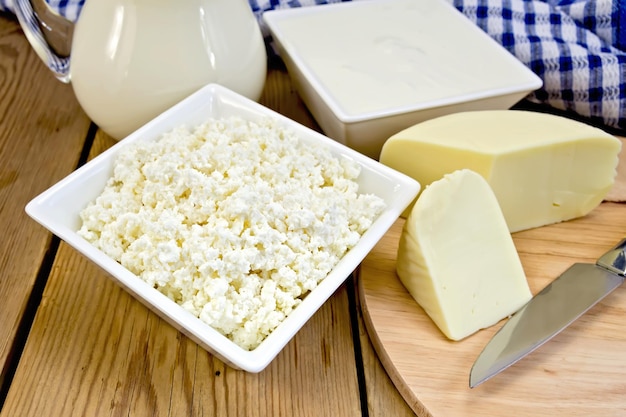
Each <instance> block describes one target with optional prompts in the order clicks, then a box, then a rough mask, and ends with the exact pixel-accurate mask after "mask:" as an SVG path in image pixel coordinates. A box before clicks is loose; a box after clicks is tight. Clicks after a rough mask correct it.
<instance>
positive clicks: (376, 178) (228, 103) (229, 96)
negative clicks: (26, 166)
mask: <svg viewBox="0 0 626 417" xmlns="http://www.w3.org/2000/svg"><path fill="white" fill-rule="evenodd" d="M230 116H240V117H241V118H243V119H245V120H252V121H254V120H261V119H264V118H267V117H271V118H273V119H274V120H276V122H277V123H278V124H279V125H280V126H282V127H285V128H288V129H290V130H291V131H293V132H295V133H296V134H297V135H298V136H299V138H300V140H302V141H304V142H307V143H315V144H320V145H324V146H327V147H328V148H329V149H330V150H331V152H332V153H333V154H335V155H337V156H339V157H341V158H349V159H351V160H353V161H355V162H357V163H358V164H359V165H360V166H361V175H360V176H359V179H358V183H359V192H360V193H373V194H376V195H378V196H379V197H381V198H382V199H384V201H385V203H386V208H385V210H384V211H383V212H382V213H381V214H380V216H379V217H378V218H377V219H376V220H375V222H374V223H373V224H372V226H371V227H370V228H369V229H368V230H367V231H366V232H365V233H364V234H363V235H362V237H361V239H360V240H359V242H358V243H357V245H356V246H355V247H353V248H352V249H351V250H350V251H349V252H348V253H347V254H346V255H345V256H344V257H343V258H342V259H341V261H340V262H339V263H338V264H337V265H336V267H335V268H334V269H333V270H332V271H331V273H330V274H329V275H328V276H327V277H326V278H325V279H324V280H322V282H321V283H320V284H319V285H318V286H317V287H316V288H315V289H313V290H312V291H311V292H309V293H308V295H307V296H306V297H305V298H304V300H303V301H302V303H301V304H300V305H298V306H297V307H296V308H295V309H294V310H293V312H292V313H291V314H290V315H289V316H288V317H287V318H286V319H285V320H284V321H283V322H282V323H281V324H280V325H279V326H278V327H277V328H276V329H275V330H274V331H273V332H272V333H271V334H270V335H269V336H268V337H267V338H266V339H265V340H264V341H263V342H262V343H261V344H260V345H259V346H258V347H257V348H255V349H253V350H249V351H248V350H244V349H242V348H241V347H239V346H238V345H236V344H235V343H234V342H232V341H231V340H229V339H228V338H227V337H225V336H223V335H222V334H221V333H219V332H218V331H217V330H215V329H213V328H211V327H210V326H209V325H207V324H206V323H204V322H202V321H201V320H200V319H199V318H197V317H195V316H194V315H192V314H191V313H189V312H188V311H186V310H185V309H184V308H183V307H181V306H179V305H178V304H176V303H175V302H174V301H172V300H170V299H169V298H168V297H166V296H165V295H163V294H162V293H161V292H159V291H158V290H157V289H155V288H153V287H152V286H150V285H148V284H147V283H146V282H145V281H143V280H142V279H140V278H139V277H138V276H136V275H135V274H133V273H131V272H130V271H129V270H128V269H126V268H124V267H123V266H122V265H121V264H119V263H118V262H116V261H115V260H113V259H112V258H111V257H109V256H107V255H105V254H104V253H103V252H102V251H100V250H98V249H96V248H95V247H94V246H92V245H91V244H90V243H89V242H87V241H86V240H84V239H83V238H82V237H80V236H79V235H78V233H77V231H78V229H79V228H80V224H81V220H80V217H79V213H80V212H81V211H82V210H83V208H84V207H85V206H86V205H87V204H88V203H89V202H91V201H93V200H94V199H95V198H96V197H97V196H98V195H100V193H101V192H102V190H103V189H104V187H105V184H106V182H107V180H108V179H109V178H110V177H111V175H112V171H113V165H114V161H115V158H116V156H117V155H118V153H119V152H120V151H121V150H122V149H123V148H124V147H125V146H127V145H129V144H131V143H133V142H136V141H153V140H156V139H157V138H159V137H160V136H161V135H162V134H163V133H165V132H168V131H170V130H171V129H173V128H175V127H178V126H180V125H183V124H184V125H186V126H195V125H198V124H200V123H203V122H205V121H207V120H208V119H209V118H225V117H230ZM419 188H420V186H419V184H418V183H417V182H416V181H415V180H413V179H411V178H409V177H407V176H405V175H404V174H401V173H399V172H397V171H395V170H392V169H391V168H388V167H386V166H384V165H382V164H380V163H378V162H376V161H374V160H372V159H370V158H367V157H365V156H364V155H362V154H360V153H358V152H356V151H354V150H352V149H350V148H348V147H346V146H344V145H342V144H339V143H338V142H336V141H334V140H332V139H330V138H328V137H326V136H324V135H322V134H320V133H318V132H315V131H314V130H311V129H309V128H307V127H305V126H302V125H300V124H298V123H296V122H294V121H293V120H290V119H288V118H286V117H284V116H282V115H280V114H278V113H276V112H274V111H272V110H270V109H268V108H266V107H264V106H262V105H260V104H258V103H256V102H254V101H252V100H249V99H247V98H245V97H243V96H241V95H239V94H237V93H234V92H232V91H231V90H228V89H226V88H224V87H221V86H219V85H216V84H210V85H208V86H206V87H204V88H202V89H200V90H199V91H197V92H196V93H194V94H192V95H191V96H189V97H188V98H186V99H185V100H183V101H182V102H180V103H178V104H177V105H175V106H174V107H172V108H171V109H169V110H167V111H166V112H164V113H163V114H161V115H159V116H158V117H156V118H155V119H154V120H152V121H150V122H149V123H147V124H146V125H144V126H143V127H141V128H140V129H138V130H137V131H136V132H134V133H132V134H131V135H129V136H128V137H127V138H125V139H124V140H122V141H120V142H118V143H117V144H116V145H114V146H113V147H111V148H110V149H108V150H107V151H105V152H103V153H102V154H101V155H99V156H97V157H96V158H94V159H93V160H91V161H90V162H88V163H87V164H85V165H84V166H82V167H81V168H79V169H77V170H76V171H74V172H73V173H72V174H70V175H68V176H67V177H66V178H64V179H62V180H61V181H59V182H58V183H57V184H55V185H54V186H52V187H51V188H49V189H48V190H46V191H44V192H43V193H42V194H40V195H39V196H37V197H36V198H34V199H33V200H32V201H31V202H29V203H28V205H27V206H26V212H27V213H28V215H30V216H31V217H32V218H33V219H34V220H36V221H37V222H38V223H40V224H41V225H43V226H44V227H45V228H47V229H48V230H50V231H51V232H52V233H54V234H55V235H57V236H58V237H60V238H61V239H63V240H64V241H65V242H67V243H68V244H69V245H71V246H72V247H73V248H75V249H76V250H77V251H78V252H80V253H82V254H83V255H84V256H85V257H87V258H88V259H90V260H91V261H93V262H94V263H95V264H97V265H98V266H99V267H101V268H102V269H103V270H104V271H106V272H107V273H108V274H109V275H110V277H111V278H112V279H114V280H115V281H116V282H117V283H118V284H119V285H121V286H122V287H124V288H125V289H126V290H128V291H129V292H130V293H131V294H132V295H133V296H134V297H136V298H137V299H138V300H139V301H141V302H142V303H143V304H145V305H146V306H147V307H149V308H150V309H152V310H153V311H154V312H155V313H156V314H158V315H159V316H161V317H162V318H164V319H165V320H167V321H168V322H169V323H170V324H172V325H173V326H174V327H175V328H177V329H179V330H180V331H182V332H183V333H185V334H186V335H187V336H189V337H190V338H191V339H193V340H194V341H195V342H197V343H198V344H199V345H200V346H201V347H203V348H204V349H206V350H207V351H209V352H211V353H213V354H214V355H216V356H217V357H219V358H220V359H221V360H223V361H224V362H225V363H227V364H229V365H230V366H232V367H234V368H238V369H242V370H245V371H248V372H260V371H261V370H263V369H264V368H265V367H266V366H267V365H268V364H269V363H270V362H271V361H272V360H273V359H274V358H275V357H276V355H277V354H278V353H279V352H280V351H281V350H282V349H283V347H284V346H285V345H286V344H287V343H288V342H289V341H290V340H291V338H292V337H293V336H294V335H295V333H296V332H297V331H298V330H299V329H300V328H301V327H302V326H303V325H304V324H305V323H306V322H307V321H308V319H309V318H310V317H311V316H312V315H313V314H314V313H315V312H316V311H317V310H318V309H319V307H320V306H321V305H322V304H323V303H324V302H325V301H326V300H327V299H328V298H329V297H330V296H331V295H332V294H333V293H334V292H335V290H336V289H337V288H338V287H339V286H340V285H341V284H342V283H343V282H344V281H345V279H346V278H347V277H348V276H349V275H350V274H351V273H352V272H353V271H354V269H356V268H357V266H358V265H359V263H360V262H361V261H362V260H363V258H364V257H365V256H366V255H367V253H369V251H370V250H371V249H372V248H373V246H374V245H375V244H376V243H377V242H378V240H379V239H380V238H381V237H382V236H383V235H384V234H385V233H386V232H387V230H388V229H389V227H390V226H391V225H392V224H393V223H394V221H395V220H396V219H397V218H398V216H399V215H400V213H402V211H403V210H404V209H405V208H406V207H407V206H408V205H409V204H410V203H411V201H412V200H413V199H414V198H415V196H416V195H417V193H418V191H419Z"/></svg>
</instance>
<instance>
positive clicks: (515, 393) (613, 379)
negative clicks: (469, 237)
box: [358, 203, 626, 417]
mask: <svg viewBox="0 0 626 417" xmlns="http://www.w3.org/2000/svg"><path fill="white" fill-rule="evenodd" d="M403 224H404V220H402V219H399V220H398V221H397V222H396V223H395V224H394V226H393V227H392V228H391V229H390V230H389V232H388V233H387V234H386V235H385V236H384V237H383V239H382V240H381V241H380V242H379V243H378V245H377V246H376V247H375V248H374V249H373V250H372V252H371V253H370V254H369V255H368V256H367V258H366V259H365V260H364V261H363V263H362V265H361V267H360V271H359V280H358V286H359V295H360V302H361V308H362V311H363V315H364V318H365V323H366V326H367V330H368V333H369V336H370V338H371V340H372V342H373V344H374V347H375V349H376V351H377V353H378V355H379V357H380V360H381V362H382V363H383V366H384V367H385V369H386V370H387V373H388V374H389V376H390V377H391V379H392V380H393V382H394V384H395V385H396V387H397V388H398V390H399V391H400V393H401V394H402V396H403V397H404V399H405V400H406V401H407V403H408V404H409V406H410V407H411V408H412V409H413V411H415V413H416V414H417V415H418V416H434V417H452V416H455V417H465V416H468V417H474V416H476V417H478V416H480V417H488V416H494V417H495V416H498V417H500V416H516V417H522V416H533V417H537V416H551V417H552V416H568V417H569V416H585V417H589V416H598V417H600V416H602V417H607V416H626V286H621V287H619V288H618V289H617V290H615V291H614V292H613V293H612V294H610V295H609V296H608V297H606V298H605V299H604V300H603V301H602V302H600V303H599V304H597V305H596V306H595V307H593V308H592V309H591V310H590V311H589V312H587V313H586V314H585V315H584V316H583V317H581V318H580V319H578V320H577V321H576V322H574V323H573V324H572V325H571V326H570V327H568V328H567V329H565V330H564V331H563V332H561V333H560V334H559V335H557V336H556V337H555V338H553V339H552V340H551V341H549V342H548V343H546V344H545V345H543V346H542V347H541V348H539V349H538V350H536V351H535V352H533V353H531V354H530V355H529V356H527V357H526V358H524V359H522V360H521V361H519V362H518V363H516V364H514V365H513V366H511V367H510V368H508V369H507V370H505V371H504V372H502V373H500V374H499V375H496V376H495V377H493V378H492V379H490V380H488V381H486V382H485V383H483V384H482V385H479V386H478V387H476V388H474V389H470V388H469V372H470V369H471V367H472V365H473V363H474V361H475V360H476V358H477V357H478V355H479V353H480V352H481V350H482V349H483V347H484V346H485V344H486V343H487V342H488V341H489V339H490V338H491V336H492V335H493V334H494V333H495V331H496V330H497V329H498V328H499V327H500V326H501V325H502V323H504V321H502V322H500V323H499V324H497V325H495V326H492V327H491V328H488V329H485V330H481V331H479V332H477V333H475V334H474V335H472V336H470V337H468V338H466V339H464V340H462V341H458V342H453V341H450V340H448V339H447V338H446V337H445V336H444V335H443V333H441V332H440V331H439V329H438V328H437V327H436V326H435V324H434V323H433V322H432V321H431V319H430V318H429V317H428V316H427V315H426V314H425V312H424V311H423V310H422V309H421V308H420V307H419V306H418V304H417V303H416V302H415V301H414V300H413V298H412V297H411V296H410V295H409V293H408V292H407V291H406V290H405V288H404V287H403V286H402V283H401V282H400V281H399V279H398V278H397V275H396V273H395V260H396V250H397V245H398V239H399V236H400V233H401V230H402V225H403ZM513 237H514V241H515V245H516V248H517V250H518V252H519V254H520V258H521V260H522V264H523V266H524V270H525V272H526V275H527V278H528V281H529V284H530V287H531V291H532V292H533V294H536V293H537V292H538V291H540V290H541V289H542V288H543V287H545V286H546V285H547V284H548V283H550V282H551V281H552V280H553V279H555V278H556V277H557V276H558V275H559V274H560V273H562V272H563V271H565V270H566V269H567V268H568V267H569V266H570V265H571V264H573V263H575V262H588V263H594V262H595V260H596V259H597V258H598V257H599V256H600V255H602V254H603V253H604V252H606V251H607V250H608V249H610V248H611V247H612V246H613V245H615V244H616V243H617V242H618V241H619V240H621V239H622V238H624V237H626V205H624V204H617V203H603V204H602V205H600V206H599V207H598V208H596V209H595V210H594V211H593V212H592V213H590V214H589V215H587V216H586V217H584V218H581V219H576V220H572V221H569V222H564V223H560V224H556V225H550V226H545V227H541V228H536V229H532V230H527V231H523V232H519V233H516V234H514V235H513ZM486 256H487V255H486ZM458 270H459V273H461V274H462V273H463V265H459V266H458Z"/></svg>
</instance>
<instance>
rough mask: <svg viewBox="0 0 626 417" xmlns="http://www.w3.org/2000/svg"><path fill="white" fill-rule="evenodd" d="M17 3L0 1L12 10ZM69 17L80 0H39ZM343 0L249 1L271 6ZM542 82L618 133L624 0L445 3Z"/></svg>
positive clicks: (623, 117) (561, 100)
mask: <svg viewBox="0 0 626 417" xmlns="http://www.w3.org/2000/svg"><path fill="white" fill-rule="evenodd" d="M21 1H22V0H0V10H9V11H12V10H13V7H14V3H16V2H21ZM47 1H48V3H49V4H50V5H51V6H52V7H53V8H55V9H57V10H58V11H59V14H61V15H63V16H66V17H67V18H69V19H71V20H75V19H76V18H77V17H78V15H79V12H80V8H81V6H82V4H83V3H84V1H85V0H47ZM341 1H349V0H249V3H250V7H251V8H252V11H253V12H254V13H255V15H256V16H257V18H258V20H259V23H260V24H261V28H262V30H263V34H264V35H265V36H266V37H267V36H269V34H268V31H267V28H265V26H264V24H263V21H262V19H261V16H262V14H263V12H265V11H267V10H272V9H281V8H292V7H308V6H314V5H318V4H328V3H339V2H341ZM447 1H450V2H451V3H452V4H453V5H454V6H455V7H456V8H457V9H458V10H460V11H461V12H462V13H463V14H465V16H466V17H467V18H469V19H470V20H471V21H473V22H474V23H475V24H476V25H478V26H479V27H480V28H481V29H482V30H484V31H485V32H487V33H488V34H489V35H490V36H491V37H492V38H493V39H495V40H496V41H497V42H499V43H500V44H501V45H503V46H504V47H505V48H506V49H507V50H508V51H509V52H511V53H512V54H513V55H515V56H516V57H517V58H518V59H519V60H520V61H521V62H523V63H524V64H525V65H527V66H528V67H529V68H530V69H531V70H532V71H533V72H535V73H536V74H537V75H539V77H541V79H542V80H543V83H544V85H543V87H542V88H541V89H539V90H537V91H535V92H533V93H531V94H530V95H529V96H528V97H527V99H528V100H529V101H531V102H535V103H539V104H545V105H548V106H551V107H553V108H555V109H559V110H564V111H568V112H572V113H574V114H578V115H580V116H583V117H585V118H589V120H590V121H592V122H593V123H596V124H603V125H605V126H608V127H611V128H615V129H620V130H626V0H447Z"/></svg>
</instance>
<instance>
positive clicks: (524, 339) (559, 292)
mask: <svg viewBox="0 0 626 417" xmlns="http://www.w3.org/2000/svg"><path fill="white" fill-rule="evenodd" d="M625 274H626V238H625V239H623V240H622V241H621V242H620V243H618V244H617V245H616V246H615V247H613V248H612V249H611V250H610V251H608V252H607V253H605V254H604V255H602V256H601V257H600V258H599V259H598V260H597V261H596V263H595V264H588V263H576V264H573V265H572V266H571V267H569V268H568V269H567V270H566V271H565V272H564V273H563V274H561V275H560V276H559V277H558V278H556V279H555V280H554V281H553V282H552V283H551V284H549V285H548V286H547V287H545V288H544V289H543V290H542V291H541V292H539V293H538V294H537V295H535V296H534V297H533V298H532V299H531V300H530V301H529V302H528V303H527V304H526V305H525V306H524V307H522V308H521V309H520V310H519V311H517V312H516V313H515V314H513V315H512V316H511V317H510V318H509V320H508V321H507V322H506V323H505V324H504V326H502V328H500V330H499V331H498V332H497V333H496V334H495V335H494V336H493V338H492V339H491V340H490V341H489V343H487V345H486V346H485V348H484V349H483V351H482V352H481V353H480V355H479V356H478V358H477V359H476V362H475V363H474V365H473V366H472V369H471V371H470V377H469V386H470V388H474V387H476V386H478V385H479V384H482V383H483V382H485V381H486V380H488V379H489V378H491V377H493V376H495V375H497V374H498V373H500V372H501V371H503V370H505V369H506V368H508V367H509V366H511V365H513V364H514V363H516V362H517V361H519V360H520V359H522V358H523V357H525V356H526V355H528V354H529V353H531V352H532V351H534V350H535V349H537V348H538V347H540V346H541V345H543V344H544V343H545V342H547V341H548V340H550V339H552V338H553V337H554V336H556V335H557V334H559V333H560V332H561V331H562V330H563V329H565V328H566V327H567V326H569V325H570V324H571V323H573V322H574V321H575V320H576V319H577V318H579V317H580V316H582V315H583V314H584V313H585V312H586V311H587V310H589V309H590V308H591V307H593V306H594V305H595V304H597V303H598V302H599V301H600V300H602V299H603V298H604V297H606V296H607V295H608V294H609V293H611V292H612V291H613V290H614V289H616V288H617V287H619V286H620V285H621V284H622V283H623V282H624V279H625V276H624V275H625Z"/></svg>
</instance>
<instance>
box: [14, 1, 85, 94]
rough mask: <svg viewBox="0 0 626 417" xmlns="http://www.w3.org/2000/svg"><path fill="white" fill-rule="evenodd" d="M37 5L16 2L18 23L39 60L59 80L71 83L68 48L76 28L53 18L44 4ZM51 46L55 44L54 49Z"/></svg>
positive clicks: (54, 16)
mask: <svg viewBox="0 0 626 417" xmlns="http://www.w3.org/2000/svg"><path fill="white" fill-rule="evenodd" d="M34 1H35V2H39V3H31V0H14V9H15V15H16V16H17V20H18V21H19V23H20V26H21V27H22V30H23V31H24V34H25V35H26V38H27V39H28V41H29V42H30V44H31V46H32V47H33V49H34V50H35V52H36V53H37V55H38V56H39V58H41V60H42V61H43V62H44V63H45V64H46V65H47V66H48V68H49V69H50V70H51V71H52V72H53V73H54V75H55V77H56V78H57V79H59V80H60V81H62V82H64V83H69V82H70V58H69V48H70V43H71V37H72V32H73V28H74V24H73V23H72V22H71V21H69V20H67V19H65V18H63V17H61V16H58V15H56V14H54V12H52V11H51V10H50V9H49V8H48V5H47V4H46V3H45V0H34ZM33 6H34V7H33ZM35 10H37V11H35ZM42 28H44V29H45V32H44V30H42ZM51 44H55V48H53V47H52V46H51ZM55 49H56V50H55Z"/></svg>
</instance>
